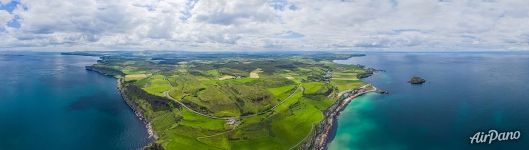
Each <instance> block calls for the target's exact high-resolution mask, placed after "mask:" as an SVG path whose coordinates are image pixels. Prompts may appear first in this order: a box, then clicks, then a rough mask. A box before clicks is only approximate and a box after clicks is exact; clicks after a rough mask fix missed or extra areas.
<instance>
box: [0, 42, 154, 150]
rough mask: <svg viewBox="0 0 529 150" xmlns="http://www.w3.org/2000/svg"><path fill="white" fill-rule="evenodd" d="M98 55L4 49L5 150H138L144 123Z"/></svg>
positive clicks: (0, 133)
mask: <svg viewBox="0 0 529 150" xmlns="http://www.w3.org/2000/svg"><path fill="white" fill-rule="evenodd" d="M96 60H97V58H96V57H86V56H63V55H59V54H57V53H30V52H25V53H17V54H16V55H15V54H13V53H7V52H6V53H0V83H1V86H0V149H54V150H60V149H65V150H71V149H76V150H83V149H86V150H92V149H138V148H140V147H142V146H144V145H145V144H146V143H147V142H148V138H147V136H148V135H147V131H146V129H145V127H144V125H143V123H142V122H141V121H140V120H139V119H137V118H136V116H135V115H134V113H133V112H132V111H131V109H130V108H129V107H128V106H127V105H126V103H124V101H123V100H122V99H121V97H120V95H119V93H118V91H117V89H116V80H115V79H113V78H110V77H106V76H103V75H100V74H97V73H94V72H89V71H86V70H85V69H84V66H86V65H90V64H93V63H95V62H96Z"/></svg>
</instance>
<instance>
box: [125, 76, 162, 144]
mask: <svg viewBox="0 0 529 150" xmlns="http://www.w3.org/2000/svg"><path fill="white" fill-rule="evenodd" d="M126 86H127V85H126V84H125V83H124V81H123V79H118V90H119V92H120V93H121V97H122V98H123V100H125V102H126V103H127V105H129V107H130V108H131V109H132V111H134V113H135V114H136V116H138V118H139V119H140V120H141V121H143V123H145V127H146V128H147V132H148V134H149V138H151V139H152V140H156V139H158V136H157V135H156V133H155V132H154V130H153V129H152V125H151V123H150V121H149V120H148V119H147V118H146V117H145V115H144V110H143V109H141V108H140V107H139V106H138V104H136V102H134V101H133V100H132V97H131V96H130V94H131V93H129V92H130V91H128V90H126V89H127V88H126Z"/></svg>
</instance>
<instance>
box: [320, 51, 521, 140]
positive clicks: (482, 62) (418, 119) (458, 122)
mask: <svg viewBox="0 0 529 150" xmlns="http://www.w3.org/2000/svg"><path fill="white" fill-rule="evenodd" d="M337 62H339V63H350V64H363V65H366V66H368V67H374V68H377V69H383V70H385V71H386V72H379V73H377V74H375V75H374V76H372V77H369V78H367V79H365V81H366V82H369V83H372V84H374V85H375V86H377V87H378V88H381V89H384V90H387V91H389V93H390V94H389V95H381V94H374V93H371V94H367V95H365V96H362V97H360V98H357V99H355V100H354V101H352V102H351V103H350V104H349V105H348V106H347V107H346V109H345V110H344V111H343V112H342V114H341V115H340V116H339V119H338V127H337V131H336V136H335V138H334V140H333V141H332V142H331V143H330V145H329V149H331V150H338V149H340V150H347V149H362V150H364V149H372V150H378V149H381V150H399V149H419V150H424V149H527V148H528V147H529V138H526V137H525V136H528V135H529V119H528V118H529V109H528V108H529V54H528V53H368V55H367V56H366V57H354V58H351V59H349V60H341V61H337ZM413 75H418V76H421V77H423V78H425V79H426V80H427V83H425V84H424V85H410V84H408V83H407V80H409V79H410V77H411V76H413ZM491 129H494V130H498V131H501V132H504V131H520V132H521V138H520V139H518V140H512V141H495V142H492V144H483V143H481V144H470V137H471V136H473V135H474V134H475V133H476V132H480V131H481V132H488V131H489V130H491Z"/></svg>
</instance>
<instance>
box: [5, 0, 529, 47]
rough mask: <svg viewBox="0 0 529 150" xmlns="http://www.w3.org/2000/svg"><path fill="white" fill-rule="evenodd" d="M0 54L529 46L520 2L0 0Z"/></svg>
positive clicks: (527, 18)
mask: <svg viewBox="0 0 529 150" xmlns="http://www.w3.org/2000/svg"><path fill="white" fill-rule="evenodd" d="M0 38H1V39H2V40H0V50H61V51H62V50H197V51H198V50H256V51H258V50H377V51H403V50H404V51H513V50H529V1H526V0H376V1H373V0H311V1H306V0H251V1H248V0H239V1H235V0H227V1H222V0H112V1H101V0H68V1H49V0H14V1H13V0H0Z"/></svg>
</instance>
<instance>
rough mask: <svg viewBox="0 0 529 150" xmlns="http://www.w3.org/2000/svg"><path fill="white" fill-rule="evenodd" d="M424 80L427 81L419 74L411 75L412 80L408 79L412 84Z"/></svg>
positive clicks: (420, 82) (421, 82)
mask: <svg viewBox="0 0 529 150" xmlns="http://www.w3.org/2000/svg"><path fill="white" fill-rule="evenodd" d="M424 82H426V80H424V79H423V78H421V77H418V76H413V77H411V79H410V81H408V83H411V84H423V83H424Z"/></svg>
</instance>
